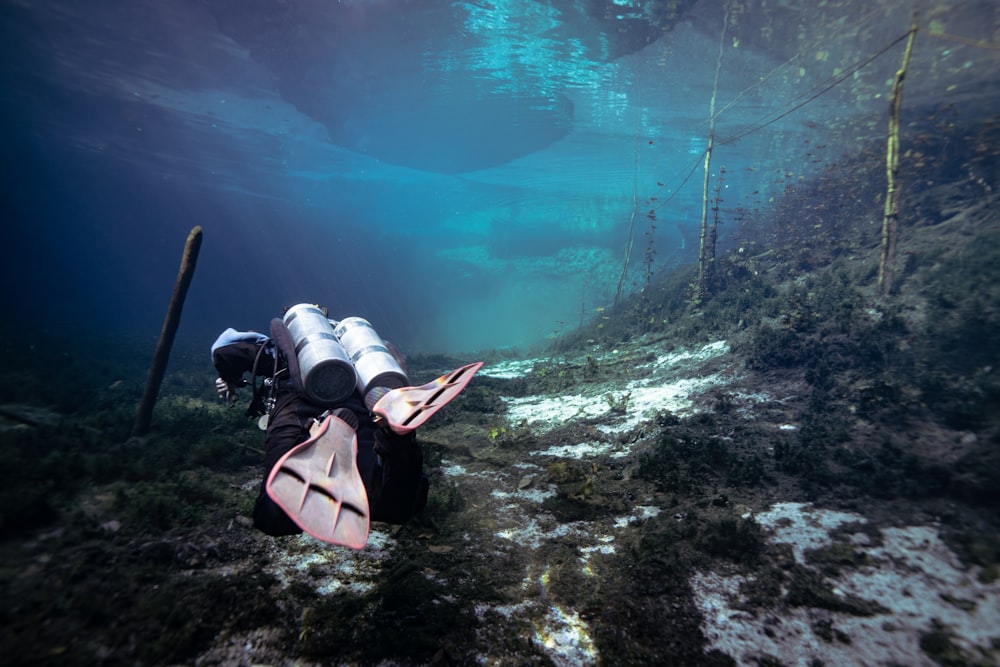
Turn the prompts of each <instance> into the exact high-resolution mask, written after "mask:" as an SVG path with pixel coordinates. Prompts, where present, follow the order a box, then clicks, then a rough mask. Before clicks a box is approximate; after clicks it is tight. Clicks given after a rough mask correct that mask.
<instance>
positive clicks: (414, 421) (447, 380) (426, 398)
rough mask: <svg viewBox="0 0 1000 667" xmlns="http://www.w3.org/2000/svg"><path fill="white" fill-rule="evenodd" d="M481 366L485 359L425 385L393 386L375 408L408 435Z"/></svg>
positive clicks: (454, 393)
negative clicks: (394, 387)
mask: <svg viewBox="0 0 1000 667" xmlns="http://www.w3.org/2000/svg"><path fill="white" fill-rule="evenodd" d="M482 366H483V362H481V361H477V362H476V363H474V364H468V365H467V366H462V367H461V368H456V369H455V370H453V371H451V372H450V373H446V374H444V375H442V376H441V377H439V378H438V379H436V380H432V381H431V382H428V383H427V384H425V385H424V386H422V387H402V388H400V389H393V390H392V391H390V392H389V393H387V394H386V395H385V396H383V397H382V398H380V399H379V400H378V401H377V402H376V403H375V405H374V406H372V412H374V413H375V414H376V415H378V416H379V417H381V418H383V419H384V420H385V421H386V422H387V423H388V425H389V428H391V429H392V430H393V431H395V432H396V433H398V434H399V435H405V434H407V433H409V432H410V431H413V430H414V429H416V428H417V427H418V426H420V425H421V424H423V423H424V422H425V421H427V420H428V419H430V417H431V415H433V414H434V413H435V412H437V411H438V410H440V409H441V408H443V407H444V406H445V405H447V404H448V402H449V401H451V399H453V398H455V397H456V396H458V394H459V393H460V392H461V391H462V390H463V389H465V386H466V385H467V384H469V381H470V380H471V379H472V376H473V375H475V374H476V371H478V370H479V369H480V368H482Z"/></svg>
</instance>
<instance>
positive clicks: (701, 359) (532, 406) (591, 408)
mask: <svg viewBox="0 0 1000 667" xmlns="http://www.w3.org/2000/svg"><path fill="white" fill-rule="evenodd" d="M728 352H729V345H728V343H726V341H716V342H714V343H708V344H707V345H704V346H702V347H700V348H698V349H696V350H680V351H677V352H670V353H666V354H660V355H659V356H657V357H656V358H655V359H654V360H653V361H651V362H647V363H641V364H636V365H635V369H636V370H637V371H641V373H640V374H641V375H642V376H643V377H640V378H637V379H634V380H631V381H629V382H626V383H624V384H621V383H605V384H603V385H596V386H591V387H588V391H586V392H584V393H578V394H553V395H541V396H526V397H521V398H513V397H504V398H503V400H504V402H505V403H506V404H507V420H508V421H509V422H510V423H511V424H526V425H527V426H529V427H531V428H533V429H535V430H537V431H540V432H543V433H544V432H547V431H550V430H552V429H554V428H556V427H557V426H561V425H564V424H566V423H568V422H572V421H574V420H583V419H594V418H598V417H600V418H602V419H603V420H604V421H605V423H604V424H602V425H600V426H598V427H597V428H599V429H600V430H601V431H603V432H605V433H609V434H615V433H623V432H626V431H629V430H631V429H634V428H636V427H637V426H639V425H640V424H641V423H642V422H643V421H645V420H647V419H652V418H654V417H655V416H656V414H657V413H660V412H663V411H669V412H674V413H679V414H684V413H690V412H692V411H693V407H692V406H693V397H694V396H696V395H697V394H700V393H702V392H704V391H706V390H708V389H710V388H712V387H713V386H719V385H724V384H727V382H728V380H729V379H731V378H729V379H727V378H724V377H723V376H721V375H720V374H717V373H713V374H711V375H702V376H694V377H684V378H681V377H678V376H679V375H682V374H690V373H692V372H694V371H696V370H697V368H698V367H699V366H700V365H701V364H704V363H705V362H706V361H708V360H710V359H713V358H715V357H718V356H721V355H723V354H726V353H728ZM640 356H646V355H640ZM595 359H597V360H598V361H597V363H601V362H602V361H604V360H608V361H613V362H614V363H616V364H621V363H623V362H622V357H621V355H620V354H619V352H618V350H612V351H611V352H607V353H605V354H604V355H602V356H599V357H597V356H595ZM541 361H542V360H539V359H529V360H526V361H521V362H504V363H501V364H495V365H494V366H490V367H488V368H484V369H483V370H482V371H480V373H483V372H485V373H486V374H487V375H490V376H491V377H520V376H521V375H523V374H527V373H528V372H529V371H530V370H531V369H532V368H534V366H535V365H536V364H538V363H541ZM748 400H749V398H748ZM627 454H628V452H627V451H625V452H621V453H620V454H618V455H619V456H625V455H627ZM552 455H554V456H561V455H560V454H552Z"/></svg>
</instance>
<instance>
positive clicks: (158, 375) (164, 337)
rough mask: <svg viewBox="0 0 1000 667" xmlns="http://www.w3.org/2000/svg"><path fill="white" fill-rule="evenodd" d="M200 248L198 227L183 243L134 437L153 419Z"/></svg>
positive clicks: (137, 413)
mask: <svg viewBox="0 0 1000 667" xmlns="http://www.w3.org/2000/svg"><path fill="white" fill-rule="evenodd" d="M200 249H201V227H200V226H198V227H195V228H194V229H192V230H191V233H190V234H188V237H187V243H185V244H184V255H183V256H182V257H181V268H180V271H178V273H177V280H176V281H175V282H174V293H173V295H172V296H171V297H170V305H169V306H168V307H167V316H166V318H165V319H164V320H163V329H162V330H161V331H160V340H159V341H158V342H157V344H156V352H155V353H154V354H153V363H152V364H151V365H150V367H149V375H148V376H147V378H146V390H145V391H144V392H143V394H142V401H141V402H140V403H139V410H138V412H136V416H135V425H134V426H133V427H132V435H133V436H139V435H145V434H146V432H147V431H149V424H150V422H151V421H152V419H153V405H154V404H155V403H156V395H157V393H159V391H160V384H161V383H162V382H163V376H164V375H165V374H166V372H167V359H169V357H170V348H171V347H172V346H173V344H174V335H175V334H176V333H177V327H178V326H179V325H180V323H181V309H182V308H183V307H184V297H185V296H187V291H188V287H190V285H191V278H192V277H194V266H195V262H197V261H198V251H199V250H200Z"/></svg>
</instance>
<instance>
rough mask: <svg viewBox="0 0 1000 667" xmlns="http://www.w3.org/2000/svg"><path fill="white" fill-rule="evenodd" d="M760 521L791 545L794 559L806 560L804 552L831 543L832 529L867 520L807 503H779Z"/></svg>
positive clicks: (774, 536)
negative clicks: (816, 507)
mask: <svg viewBox="0 0 1000 667" xmlns="http://www.w3.org/2000/svg"><path fill="white" fill-rule="evenodd" d="M756 519H757V523H759V524H760V525H762V526H764V527H765V528H769V529H771V531H772V532H773V534H772V537H771V540H772V541H773V542H778V543H779V544H790V545H791V546H792V552H793V553H794V554H795V560H796V561H797V562H799V563H804V562H805V557H804V553H805V552H806V551H808V550H809V549H819V548H820V547H825V546H827V545H828V544H830V531H831V530H833V529H835V528H839V527H840V526H842V525H844V524H848V523H867V520H866V519H865V518H864V517H862V516H859V515H857V514H850V513H848V512H836V511H834V510H821V509H815V508H813V506H812V505H809V504H808V503H776V504H775V505H772V506H771V509H770V510H768V511H767V512H764V513H762V514H758V515H757V516H756Z"/></svg>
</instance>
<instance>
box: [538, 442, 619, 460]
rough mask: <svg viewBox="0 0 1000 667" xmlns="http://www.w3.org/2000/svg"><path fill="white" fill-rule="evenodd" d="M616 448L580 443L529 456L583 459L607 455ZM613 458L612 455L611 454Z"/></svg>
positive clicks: (552, 448) (553, 447) (605, 443)
mask: <svg viewBox="0 0 1000 667" xmlns="http://www.w3.org/2000/svg"><path fill="white" fill-rule="evenodd" d="M615 447H617V445H613V444H612V443H610V442H581V443H579V444H576V445H554V446H552V447H549V448H548V449H542V450H539V451H534V452H531V454H530V456H555V457H558V458H562V459H584V458H587V457H591V456H600V455H601V454H608V453H610V452H611V450H612V449H614V448H615ZM612 456H614V454H612Z"/></svg>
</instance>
